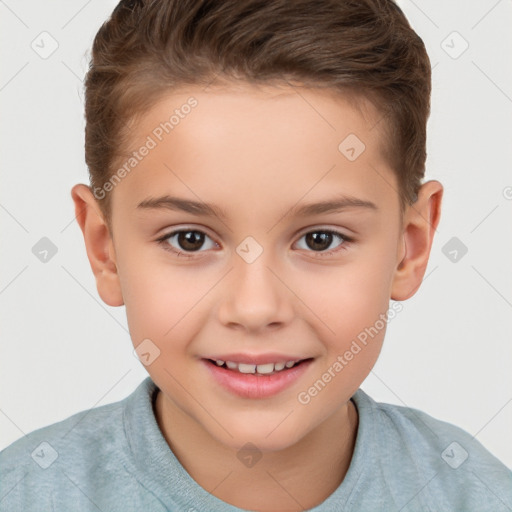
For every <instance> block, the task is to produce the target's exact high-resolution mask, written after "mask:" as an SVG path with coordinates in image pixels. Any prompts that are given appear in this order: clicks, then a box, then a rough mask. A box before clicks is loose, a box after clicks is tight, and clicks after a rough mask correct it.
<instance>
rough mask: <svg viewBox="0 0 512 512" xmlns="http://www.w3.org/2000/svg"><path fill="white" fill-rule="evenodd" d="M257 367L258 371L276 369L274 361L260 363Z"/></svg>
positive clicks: (270, 371) (264, 371)
mask: <svg viewBox="0 0 512 512" xmlns="http://www.w3.org/2000/svg"><path fill="white" fill-rule="evenodd" d="M256 369H257V372H258V373H264V374H266V373H272V372H273V371H274V363H268V364H259V365H258V366H257V367H256Z"/></svg>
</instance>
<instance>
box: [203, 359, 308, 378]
mask: <svg viewBox="0 0 512 512" xmlns="http://www.w3.org/2000/svg"><path fill="white" fill-rule="evenodd" d="M309 359H311V358H309ZM309 359H299V360H290V361H279V362H274V363H273V362H270V363H264V364H252V363H237V362H236V361H224V360H222V359H215V360H213V359H207V361H209V362H210V363H212V364H214V365H216V366H218V367H219V368H225V369H226V370H230V371H233V372H238V373H244V374H252V375H275V374H276V373H280V372H283V371H286V370H289V369H290V368H294V367H295V366H297V365H299V364H301V363H303V362H304V361H308V360H309Z"/></svg>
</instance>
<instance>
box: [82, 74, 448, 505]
mask: <svg viewBox="0 0 512 512" xmlns="http://www.w3.org/2000/svg"><path fill="white" fill-rule="evenodd" d="M299 92H300V94H299ZM190 96H193V97H194V98H196V99H197V101H198V105H197V107H195V108H194V109H193V110H192V111H191V113H190V114H189V115H188V116H185V117H184V118H183V119H181V120H180V123H179V124H178V125H177V126H176V127H175V128H174V129H173V131H172V132H171V133H170V134H169V135H166V136H165V138H164V139H163V140H162V142H160V143H159V144H158V145H157V147H156V148H154V149H152V150H151V151H150V152H149V154H148V155H147V156H146V157H145V158H144V159H143V160H142V161H141V162H140V163H139V164H138V165H137V166H136V167H135V168H134V169H133V170H132V171H131V172H130V173H129V174H128V175H127V176H126V177H125V178H124V179H123V180H122V181H121V182H120V183H119V184H117V185H116V187H115V188H114V190H113V191H112V192H110V193H111V194H112V197H111V199H112V232H110V230H109V228H108V223H107V222H106V220H105V219H104V217H103V215H102V213H101V210H100V207H99V204H98V202H97V201H96V199H95V197H94V196H93V194H92V193H91V189H90V188H89V187H88V186H86V185H83V184H78V185H76V186H75V187H73V189H72V198H73V200H74V203H75V209H76V214H77V220H78V223H79V225H80V228H81V229H82V231H83V234H84V239H85V244H86V249H87V255H88V258H89V261H90V264H91V267H92V270H93V273H94V275H95V278H96V284H97V289H98V292H99V294H100V296H101V298H102V299H103V301H104V302H105V303H106V304H108V305H110V306H121V305H123V304H124V305H125V306H126V314H127V319H128V325H129V329H130V334H131V338H132V341H133V345H134V346H135V347H136V346H138V345H139V343H141V341H142V340H144V339H146V338H149V339H150V340H151V341H152V342H153V343H154V344H155V345H156V346H157V347H158V348H159V350H160V356H159V357H157V358H156V359H155V360H154V361H153V362H152V363H151V364H150V365H149V366H147V367H146V368H147V371H148V372H149V374H150V376H151V378H152V379H153V381H154V382H155V383H156V384H157V386H158V387H159V388H160V390H161V391H160V392H159V393H158V397H157V400H156V405H155V415H156V418H157V422H158V425H159V426H160V429H161V431H162V434H163V435H164V437H165V439H166V440H167V442H168V444H169V446H170V447H171V449H172V450H173V452H174V453H175V455H176V457H177V458H178V459H179V460H180V462H181V463H182V465H183V466H184V467H185V469H186V470H187V471H188V473H189V474H190V475H191V476H192V478H194V479H195V480H196V482H198V483H199V484H200V485H201V486H202V487H203V488H205V489H206V490H208V491H209V492H210V493H212V494H214V495H215V496H217V497H218V498H220V499H222V500H224V501H226V502H228V503H230V504H232V505H235V506H238V507H241V508H246V509H251V510H261V511H271V510H283V511H295V510H303V509H306V508H311V507H314V506H315V505H318V504H319V503H321V502H322V501H324V500H325V499H326V498H327V497H328V496H329V495H330V494H331V493H332V492H333V491H334V490H335V489H336V488H337V487H338V486H339V484H340V483H341V482H342V480H343V478H344V476H345V474H346V472H347V470H348V467H349V464H350V460H351V457H352V453H353V449H354V443H355V438H356V434H357V426H358V415H357V410H356V408H355V406H354V404H353V402H352V401H351V400H350V397H351V396H352V395H353V394H354V392H355V391H356V390H357V389H358V388H359V386H360V384H361V383H362V382H363V380H364V379H365V378H366V376H367V375H368V373H369V372H370V370H371V369H372V367H373V366H374V364H375V362H376V360H377V357H378V355H379V352H380V350H381V346H382V342H383V339H384V334H385V328H383V329H381V330H380V331H379V333H378V335H376V336H375V337H374V338H373V339H371V341H370V342H369V343H368V344H367V345H366V346H365V347H364V348H363V350H361V351H360V352H359V353H358V354H357V355H356V356H354V358H353V359H352V360H351V361H350V362H348V364H347V365H346V366H345V367H344V368H343V371H341V372H339V373H337V374H336V376H335V377H334V378H332V380H331V381H330V382H329V383H328V385H326V386H325V388H323V389H322V391H321V392H319V393H318V394H317V395H316V396H315V397H313V398H312V399H311V400H310V402H309V403H308V404H301V403H300V402H299V401H298V399H297V396H298V394H299V393H300V392H303V391H307V390H308V388H310V386H311V385H312V384H313V383H314V382H315V381H316V380H318V379H319V378H320V377H321V376H322V374H323V373H324V372H325V371H326V370H328V368H329V367H332V365H333V363H334V362H335V361H336V360H337V357H338V355H340V354H344V353H345V351H346V350H348V349H349V347H350V344H351V342H352V340H354V339H356V337H357V335H358V334H359V333H360V332H361V331H363V330H364V329H365V328H368V327H370V326H372V325H374V324H375V322H376V320H378V319H379V315H381V314H383V313H386V311H387V310H388V308H389V306H390V305H389V300H390V299H393V300H397V301H403V300H406V299H407V298H409V297H411V296H412V295H414V293H415V292H416V291H417V289H418V288H419V286H420V284H421V281H422V278H423V276H424V274H425V270H426V267H427V263H428V257H429V254H430V249H431V246H432V241H433V236H434V232H435V229H436V226H437V225H438V222H439V218H440V209H441V199H442V194H443V187H442V185H441V184H440V183H439V182H437V181H429V182H427V183H425V184H423V185H422V187H421V189H420V191H419V193H418V200H417V201H416V203H414V205H412V206H409V207H407V209H406V210H405V212H404V215H403V217H401V216H400V210H399V198H398V194H397V190H398V186H397V181H396V178H395V175H394V173H393V171H392V169H391V168H390V167H389V165H388V163H387V162H386V161H385V160H384V158H383V156H382V151H381V148H382V145H383V144H385V140H384V137H383V134H382V133H381V132H380V131H379V130H380V125H382V124H383V123H377V121H378V120H379V119H380V118H381V115H380V114H379V112H378V111H376V110H375V108H374V107H373V106H372V105H370V104H369V103H367V102H365V101H363V100H361V102H359V104H358V105H356V104H355V103H354V102H353V101H348V100H347V99H346V98H343V97H340V96H339V95H335V94H334V93H331V92H329V91H326V90H324V91H320V90H313V89H306V88H302V89H300V90H299V89H297V88H292V87H290V86H287V87H279V88H278V87H276V86H268V87H259V88H256V87H254V86H249V85H247V84H246V85H244V86H240V85H237V86H235V85H233V86H231V87H224V88H221V87H216V88H214V87H210V88H209V89H208V90H207V91H204V90H202V89H200V88H195V87H190V88H188V89H187V90H183V91H174V92H173V93H172V94H169V95H167V96H166V97H164V98H163V99H162V100H161V101H159V102H158V103H157V104H156V105H155V106H154V107H153V108H152V109H151V110H150V111H148V112H147V113H146V114H145V115H144V116H143V117H142V118H141V120H140V121H139V122H138V123H137V124H135V128H134V132H133V139H132V141H133V144H132V146H133V147H132V149H136V148H138V147H140V145H141V144H142V143H143V142H144V140H146V137H147V136H148V135H150V134H151V133H152V131H153V130H154V129H155V127H157V126H158V125H159V124H160V123H161V122H162V121H164V120H166V119H168V118H169V112H172V111H173V110H174V109H175V108H180V106H181V105H183V104H185V103H186V101H187V99H188V98H189V97H190ZM375 126H377V127H376V128H375ZM350 133H354V134H357V136H358V137H359V139H360V140H362V141H363V142H364V144H365V146H366V149H365V151H364V152H363V153H362V154H361V155H360V156H359V157H358V158H357V159H356V160H355V161H353V162H351V161H349V160H348V159H347V158H346V157H345V156H344V155H343V154H342V153H341V152H340V151H339V150H338V145H339V144H340V142H341V141H342V140H344V139H345V137H346V136H347V135H348V134H350ZM163 194H169V195H173V196H177V197H180V198H185V199H190V200H194V201H204V202H207V203H213V204H215V205H217V206H218V207H220V208H222V210H223V211H224V212H225V214H226V219H220V218H219V217H217V216H204V215H203V216H196V215H193V214H191V213H187V212H179V211H172V210H170V209H160V210H157V209H152V210H142V209H140V208H139V209H138V208H137V204H138V203H139V202H141V201H142V200H144V199H147V198H148V197H158V196H161V195H163ZM341 194H344V195H351V196H355V197H357V198H360V199H363V200H367V201H372V202H373V203H374V204H375V205H376V206H377V210H373V209H369V208H357V207H352V208H346V209H344V210H342V211H338V212H336V213H324V214H316V215H313V216H307V217H296V216H294V215H292V213H291V211H290V210H291V209H292V207H294V206H301V205H303V204H305V203H314V202H318V201H322V200H326V199H330V198H333V197H334V196H336V195H341ZM284 212H287V215H284V216H283V213H284ZM185 228H188V230H189V231H194V230H199V231H201V232H203V233H205V234H206V235H207V236H206V237H205V238H204V242H203V245H201V242H196V244H195V246H193V247H197V248H198V250H197V251H190V250H189V253H188V254H191V255H192V256H191V257H185V256H183V255H182V256H177V255H176V254H174V253H172V252H169V251H168V250H166V249H165V246H164V245H163V243H158V242H157V241H156V240H157V238H159V237H161V236H163V235H165V234H170V233H171V232H172V231H174V230H176V229H185ZM327 228H329V229H332V230H336V231H338V232H340V233H341V234H342V235H345V236H351V237H353V239H354V241H353V242H345V241H342V239H340V238H337V237H333V238H332V240H331V241H329V240H328V241H327V242H325V243H324V244H323V245H321V244H320V247H318V246H315V245H312V243H311V242H309V245H308V243H307V237H305V236H304V235H305V234H307V233H318V232H320V233H322V232H323V231H324V230H325V229H327ZM248 236H251V237H253V238H254V239H255V240H256V241H257V243H258V244H259V245H260V246H261V248H262V249H263V252H262V254H261V255H260V256H259V257H258V258H257V259H256V260H255V261H253V262H252V263H248V262H246V261H245V260H244V259H242V258H241V257H240V256H239V254H238V253H237V252H236V248H237V247H238V246H239V244H240V243H241V242H242V241H243V240H244V239H245V238H246V237H248ZM317 236H318V235H317ZM164 243H166V244H167V247H169V245H170V246H171V247H174V248H175V249H177V250H181V251H182V252H185V250H186V249H187V247H190V246H187V247H183V245H181V246H180V243H179V240H178V237H177V236H174V237H173V238H172V239H168V240H167V241H165V242H164ZM321 253H323V254H324V256H322V255H321ZM234 352H243V353H251V354H259V353H263V352H279V353H284V354H291V355H293V356H296V357H297V358H314V359H313V362H312V363H311V364H310V366H309V367H308V368H307V370H306V372H305V373H304V374H303V375H302V376H301V377H300V379H299V380H298V381H296V382H294V383H293V385H292V386H291V387H289V388H287V389H285V390H284V391H282V392H280V393H279V394H277V395H276V396H273V397H270V398H265V399H250V398H241V397H238V396H235V395H233V394H231V393H230V392H228V391H226V390H225V389H224V388H222V387H220V386H219V385H218V384H217V383H216V382H215V381H213V380H212V378H211V376H210V374H209V372H208V371H207V369H206V367H205V366H204V362H202V361H201V358H202V357H206V356H208V355H212V354H213V353H215V354H227V353H234ZM247 442H251V443H253V444H254V445H256V446H257V447H258V449H259V450H260V451H261V453H262V458H261V459H260V460H259V461H258V463H257V464H256V465H254V466H253V467H250V468H249V467H246V466H245V465H244V464H242V463H241V462H240V460H239V459H238V458H237V452H238V450H239V449H240V448H241V447H242V446H244V445H245V444H246V443H247Z"/></svg>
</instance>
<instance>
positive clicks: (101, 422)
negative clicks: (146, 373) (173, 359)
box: [0, 381, 148, 511]
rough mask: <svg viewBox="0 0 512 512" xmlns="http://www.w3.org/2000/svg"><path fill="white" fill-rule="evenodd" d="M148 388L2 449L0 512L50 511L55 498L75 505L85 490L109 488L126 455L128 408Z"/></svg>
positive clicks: (127, 449)
mask: <svg viewBox="0 0 512 512" xmlns="http://www.w3.org/2000/svg"><path fill="white" fill-rule="evenodd" d="M146 387H148V383H147V382H146V381H145V382H143V383H142V384H141V385H140V386H139V387H138V388H137V389H136V390H135V391H134V392H133V393H132V394H131V395H129V396H128V397H126V398H125V399H123V400H121V401H118V402H115V403H112V404H107V405H104V406H100V407H96V408H93V409H88V410H84V411H81V412H78V413H76V414H74V415H72V416H70V417H68V418H66V419H65V420H62V421H59V422H57V423H54V424H52V425H48V426H46V427H43V428H40V429H37V430H34V431H33V432H30V433H29V434H27V435H25V436H24V437H22V438H20V439H18V440H17V441H15V442H14V443H12V444H11V445H9V446H8V447H7V448H5V449H4V450H2V451H1V452H0V482H2V485H1V494H0V500H1V501H0V509H1V510H2V511H4V510H32V509H33V508H32V507H34V506H35V505H34V503H38V505H37V507H38V508H37V509H38V510H43V509H50V510H53V508H51V507H53V506H54V502H53V500H54V499H55V496H57V494H60V495H63V494H65V495H66V496H68V497H70V498H71V497H73V498H72V499H73V500H74V499H75V498H76V499H77V500H78V501H73V502H74V503H75V504H76V505H77V506H78V504H79V503H80V500H81V499H83V495H84V494H85V493H84V492H83V491H84V487H88V486H92V487H95V488H98V487H101V486H102V485H104V483H105V482H107V481H110V482H111V483H112V478H115V476H116V475H119V474H120V473H121V471H120V468H121V469H122V468H123V463H124V458H125V454H127V453H129V447H128V441H127V437H126V435H125V421H124V412H125V409H126V405H127V403H129V401H130V400H133V398H134V397H135V395H136V394H137V395H139V396H140V395H141V393H143V392H144V390H145V388H146ZM125 464H126V465H127V464H128V462H126V463H125ZM81 495H82V497H81ZM33 500H36V501H33ZM89 505H90V503H89ZM83 509H84V510H86V509H87V508H83Z"/></svg>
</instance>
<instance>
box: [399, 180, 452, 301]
mask: <svg viewBox="0 0 512 512" xmlns="http://www.w3.org/2000/svg"><path fill="white" fill-rule="evenodd" d="M442 196H443V186H442V185H441V183H439V182H438V181H435V180H433V181H429V182H427V183H425V184H423V185H422V186H421V188H420V190H419V192H418V199H417V201H416V202H415V203H414V204H412V205H411V206H409V207H408V209H407V211H406V213H405V221H404V228H403V242H404V251H403V252H404V255H403V256H401V261H400V262H399V263H397V268H396V270H395V275H394V278H393V284H392V289H391V299H393V300H398V301H403V300H406V299H408V298H410V297H412V296H413V295H414V294H415V293H416V291H417V290H418V288H419V287H420V285H421V282H422V280H423V276H424V275H425V271H426V268H427V265H428V258H429V256H430V249H431V248H432V243H433V240H434V234H435V231H436V229H437V226H438V224H439V220H440V217H441V200H442Z"/></svg>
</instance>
